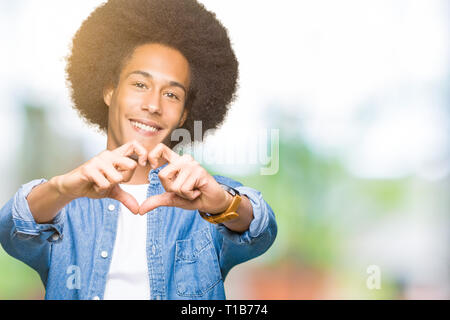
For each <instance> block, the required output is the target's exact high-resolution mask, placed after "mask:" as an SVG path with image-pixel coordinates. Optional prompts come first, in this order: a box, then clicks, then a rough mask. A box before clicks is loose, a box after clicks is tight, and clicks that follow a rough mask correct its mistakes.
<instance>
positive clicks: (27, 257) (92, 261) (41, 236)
mask: <svg viewBox="0 0 450 320" xmlns="http://www.w3.org/2000/svg"><path fill="white" fill-rule="evenodd" d="M166 165H167V164H166ZM166 165H164V166H166ZM164 166H162V167H160V168H158V169H153V170H151V171H150V173H149V182H150V185H149V189H148V197H150V196H152V195H156V194H161V193H163V192H165V190H164V188H163V186H162V184H161V182H160V180H159V177H158V172H159V171H160V170H161V169H162V168H163V167H164ZM214 178H215V179H216V181H217V182H219V183H223V184H226V185H228V186H230V187H233V188H235V189H237V190H239V192H240V193H241V194H243V195H246V196H247V197H248V198H249V199H250V202H251V204H252V207H253V215H254V219H253V221H252V222H251V224H250V227H249V230H247V231H246V232H244V233H236V232H233V231H231V230H229V229H228V228H226V227H225V226H224V225H223V224H218V225H213V224H210V223H209V222H207V221H205V220H203V219H202V218H201V216H200V215H199V213H198V211H197V210H185V209H182V208H176V207H159V208H156V209H154V210H152V211H151V212H149V213H148V214H147V240H146V251H147V265H148V275H149V281H150V299H155V300H159V299H178V300H181V299H225V298H226V297H225V290H224V280H225V277H226V275H227V273H228V272H229V271H230V269H231V268H232V267H233V266H235V265H237V264H239V263H242V262H244V261H247V260H250V259H252V258H255V257H257V256H259V255H261V254H263V253H264V252H265V251H266V250H267V249H269V247H270V246H271V245H272V243H273V241H274V240H275V237H276V233H277V225H276V222H275V216H274V213H273V211H272V209H271V208H270V206H269V205H268V204H267V203H266V201H265V200H264V199H263V198H262V195H261V193H260V192H259V191H257V190H255V189H252V188H249V187H245V186H243V185H242V184H241V183H239V182H237V181H234V180H232V179H230V178H227V177H223V176H217V175H216V176H214ZM44 182H46V180H45V179H40V180H34V181H31V182H29V183H27V184H25V185H23V186H22V187H21V188H20V189H19V190H18V191H17V193H16V194H15V195H14V197H13V198H12V199H11V200H9V201H8V202H7V203H6V205H5V206H4V207H3V208H2V209H1V210H0V243H1V245H2V247H3V248H4V250H5V251H6V252H7V253H8V254H10V255H11V256H13V257H14V258H16V259H19V260H21V261H23V262H24V263H26V264H27V265H29V266H30V267H31V268H33V269H34V270H36V271H37V272H38V273H39V275H40V278H41V280H42V282H43V284H44V286H45V288H46V294H45V298H46V299H103V294H104V290H105V285H106V279H107V275H108V270H109V266H110V262H111V257H112V252H113V247H114V241H115V237H116V229H117V221H118V213H119V210H120V203H119V202H118V201H116V200H113V199H109V198H105V199H89V198H78V199H76V200H74V201H72V202H70V203H69V204H68V205H67V206H65V207H64V208H63V209H62V210H61V211H60V212H59V213H58V214H57V216H56V217H55V219H54V220H53V221H52V223H51V224H37V223H36V222H35V220H34V218H33V216H32V214H31V212H30V209H29V206H28V202H27V200H26V198H27V196H28V194H29V193H30V192H31V190H32V189H33V188H34V187H36V186H38V185H39V184H42V183H44Z"/></svg>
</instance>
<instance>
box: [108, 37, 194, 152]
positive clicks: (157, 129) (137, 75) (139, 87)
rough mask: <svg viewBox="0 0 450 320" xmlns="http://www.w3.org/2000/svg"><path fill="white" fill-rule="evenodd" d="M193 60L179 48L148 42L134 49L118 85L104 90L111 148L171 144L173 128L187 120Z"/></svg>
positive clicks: (150, 148)
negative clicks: (107, 109)
mask: <svg viewBox="0 0 450 320" xmlns="http://www.w3.org/2000/svg"><path fill="white" fill-rule="evenodd" d="M189 84H190V72H189V63H188V61H187V60H186V58H185V57H184V56H183V55H182V54H181V53H180V52H179V51H178V50H175V49H172V48H169V47H166V46H164V45H160V44H145V45H142V46H139V47H137V48H136V50H135V51H134V53H133V55H132V57H131V58H130V59H129V60H128V62H127V64H126V65H125V66H124V68H123V70H122V71H121V74H120V79H119V82H118V85H117V87H116V88H107V89H105V90H104V101H105V103H106V105H107V106H108V107H109V112H108V131H107V133H108V150H113V149H116V148H118V147H120V146H121V145H123V144H125V143H127V142H129V141H132V140H137V141H139V142H140V143H141V144H142V145H143V146H144V147H145V148H146V149H147V150H152V149H153V148H154V147H155V146H156V145H157V144H159V143H161V142H162V143H165V144H166V145H169V144H170V135H171V133H172V131H173V130H175V129H177V128H179V127H181V126H182V125H183V123H184V121H185V120H186V117H187V111H186V110H185V102H186V98H187V92H188V90H189Z"/></svg>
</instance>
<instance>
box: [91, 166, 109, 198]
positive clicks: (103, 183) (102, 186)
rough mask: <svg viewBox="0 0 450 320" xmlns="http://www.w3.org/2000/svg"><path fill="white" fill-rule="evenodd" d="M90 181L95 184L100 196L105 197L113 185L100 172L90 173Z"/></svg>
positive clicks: (93, 171)
mask: <svg viewBox="0 0 450 320" xmlns="http://www.w3.org/2000/svg"><path fill="white" fill-rule="evenodd" d="M89 180H90V181H91V182H93V183H94V190H95V192H96V193H97V194H98V195H100V196H103V195H105V194H106V192H107V191H108V189H109V188H110V186H111V183H110V182H109V181H108V180H107V179H106V178H105V176H104V175H103V174H102V173H101V172H100V171H98V170H92V171H90V172H89Z"/></svg>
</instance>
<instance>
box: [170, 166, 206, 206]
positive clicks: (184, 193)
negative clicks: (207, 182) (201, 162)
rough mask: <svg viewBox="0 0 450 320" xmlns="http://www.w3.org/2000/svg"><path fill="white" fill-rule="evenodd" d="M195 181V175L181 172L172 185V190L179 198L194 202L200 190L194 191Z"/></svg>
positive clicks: (187, 171) (184, 171) (185, 171)
mask: <svg viewBox="0 0 450 320" xmlns="http://www.w3.org/2000/svg"><path fill="white" fill-rule="evenodd" d="M196 181H197V177H196V173H195V172H192V171H190V170H181V171H180V173H179V174H178V176H177V178H176V179H175V181H174V182H173V184H172V190H171V191H173V192H175V193H176V194H177V195H179V196H180V197H182V198H184V199H187V200H195V199H196V198H197V197H199V196H200V194H201V192H200V190H194V188H195V184H196Z"/></svg>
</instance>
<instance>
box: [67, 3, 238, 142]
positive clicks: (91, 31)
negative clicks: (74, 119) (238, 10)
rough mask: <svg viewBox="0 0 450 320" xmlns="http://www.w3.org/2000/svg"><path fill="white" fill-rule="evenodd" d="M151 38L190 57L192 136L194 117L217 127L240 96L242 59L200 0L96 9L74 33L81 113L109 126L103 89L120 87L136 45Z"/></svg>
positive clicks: (71, 82)
mask: <svg viewBox="0 0 450 320" xmlns="http://www.w3.org/2000/svg"><path fill="white" fill-rule="evenodd" d="M148 43H159V44H163V45H166V46H168V47H171V48H174V49H177V50H178V51H180V52H181V53H182V54H183V55H184V56H185V57H186V59H187V61H188V62H189V66H190V69H191V88H190V89H189V92H188V96H187V101H186V105H185V107H186V108H187V109H188V117H187V119H186V121H185V123H184V125H183V126H182V128H185V129H187V130H188V131H189V132H190V134H191V137H195V135H194V133H193V131H194V121H202V128H203V132H205V131H206V130H208V129H217V128H218V127H219V126H220V125H221V124H222V123H223V121H224V119H225V117H226V114H227V112H228V109H229V106H230V104H231V103H232V102H233V101H234V100H235V94H236V90H237V86H238V84H237V80H238V61H237V59H236V56H235V54H234V52H233V49H232V47H231V43H230V39H229V37H228V33H227V30H226V29H225V27H224V26H223V25H222V24H221V23H220V21H218V20H217V18H216V15H215V14H214V13H212V12H210V11H208V10H207V9H206V8H205V7H204V6H203V5H202V4H200V3H198V2H197V1H196V0H109V1H108V2H106V3H104V4H102V5H100V6H99V7H98V8H96V9H95V10H94V11H93V12H92V13H91V14H90V16H89V17H88V18H87V19H86V20H85V21H84V22H83V24H82V25H81V27H80V29H79V30H78V31H77V32H76V34H75V35H74V37H73V42H72V47H71V52H70V54H69V55H68V57H67V58H66V59H67V67H66V74H67V77H66V80H67V85H68V87H69V89H70V94H71V98H72V102H73V104H74V108H75V109H76V110H77V111H78V113H79V115H80V116H81V117H82V118H84V119H85V120H86V121H87V123H88V124H91V125H94V126H97V127H98V128H99V129H100V130H102V131H106V130H107V127H108V108H107V106H106V104H105V102H104V100H103V90H104V88H106V87H107V86H111V85H112V86H114V87H117V84H118V81H119V77H120V73H121V70H122V68H123V67H124V66H125V65H126V62H127V60H128V59H129V58H130V57H131V55H132V53H133V52H134V49H136V48H137V47H138V46H140V45H143V44H148ZM201 138H203V137H201Z"/></svg>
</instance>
